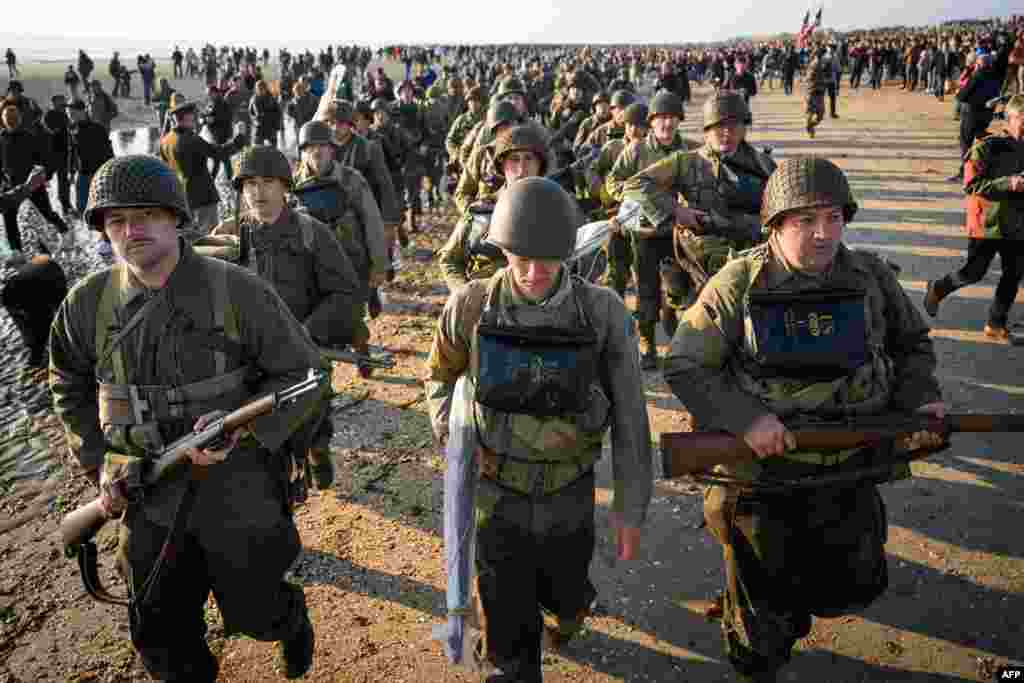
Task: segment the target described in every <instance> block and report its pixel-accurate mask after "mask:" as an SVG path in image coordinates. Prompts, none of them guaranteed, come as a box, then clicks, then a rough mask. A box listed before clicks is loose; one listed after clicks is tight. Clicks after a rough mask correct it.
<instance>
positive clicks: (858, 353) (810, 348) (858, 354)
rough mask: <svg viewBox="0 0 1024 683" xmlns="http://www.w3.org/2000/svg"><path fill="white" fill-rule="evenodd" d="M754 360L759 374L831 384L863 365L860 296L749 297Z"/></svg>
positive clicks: (766, 294)
mask: <svg viewBox="0 0 1024 683" xmlns="http://www.w3.org/2000/svg"><path fill="white" fill-rule="evenodd" d="M749 313H750V318H751V322H752V323H753V329H754V338H755V344H756V356H755V359H754V360H755V361H756V362H757V364H758V365H759V366H760V367H761V368H762V370H763V371H765V373H766V374H767V373H776V374H781V375H783V376H791V377H795V378H796V377H808V378H813V379H835V378H837V377H842V376H844V375H847V374H849V373H850V372H852V371H854V370H856V369H857V368H859V367H860V366H862V365H864V364H865V363H866V362H867V361H868V349H867V320H866V316H865V310H864V292H863V291H859V290H825V291H815V292H782V291H772V292H751V294H750V300H749Z"/></svg>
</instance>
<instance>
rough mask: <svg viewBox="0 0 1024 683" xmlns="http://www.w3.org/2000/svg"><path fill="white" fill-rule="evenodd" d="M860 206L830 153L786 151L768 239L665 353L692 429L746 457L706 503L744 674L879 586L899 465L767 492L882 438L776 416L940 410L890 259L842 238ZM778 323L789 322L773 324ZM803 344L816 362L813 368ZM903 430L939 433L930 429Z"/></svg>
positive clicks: (866, 599)
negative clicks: (845, 441)
mask: <svg viewBox="0 0 1024 683" xmlns="http://www.w3.org/2000/svg"><path fill="white" fill-rule="evenodd" d="M856 210H857V204H856V202H855V201H854V198H853V196H852V195H851V193H850V187H849V184H848V182H847V179H846V176H845V175H844V174H843V172H842V171H841V170H840V169H839V168H838V167H836V166H835V165H834V164H832V163H831V162H829V161H827V160H825V159H822V158H814V157H801V158H794V159H786V160H784V161H782V162H781V163H780V164H779V166H778V168H777V169H776V170H775V172H774V173H773V174H772V176H771V178H770V179H769V181H768V184H767V187H766V189H765V192H764V202H763V205H762V208H761V219H762V221H763V224H764V226H765V228H766V229H767V230H768V232H769V238H768V241H767V242H766V243H764V244H761V245H758V246H757V247H754V248H753V249H750V250H749V251H747V252H744V253H743V254H741V255H740V256H739V257H738V258H736V259H734V260H732V261H730V262H729V263H727V264H726V265H725V267H723V268H722V269H721V270H720V271H719V272H718V273H717V274H716V275H714V276H713V277H712V278H711V280H710V281H709V282H708V284H707V286H706V287H705V288H704V289H703V290H702V291H701V293H700V296H699V298H698V300H697V304H696V305H694V306H691V307H690V308H689V309H687V311H686V313H685V314H684V315H683V317H682V319H681V320H680V322H679V327H678V329H677V331H676V334H675V337H674V338H673V340H672V345H671V350H670V351H669V353H668V356H667V358H666V361H665V379H666V380H667V381H668V383H669V386H671V387H672V390H673V392H674V393H675V394H676V396H677V397H678V398H679V400H680V401H681V402H682V403H683V405H684V406H685V407H686V409H687V410H688V411H689V412H690V414H691V415H693V418H694V420H695V423H696V425H697V426H698V428H699V429H701V430H709V431H710V430H722V431H725V432H728V433H730V434H734V435H736V436H737V437H739V438H742V439H743V441H745V442H746V444H747V445H748V446H749V447H750V449H751V450H753V451H754V453H755V454H756V456H757V457H756V460H754V461H751V462H748V463H742V464H739V465H735V466H728V467H726V466H719V468H718V469H717V474H719V475H721V476H722V477H723V478H732V479H734V480H736V481H738V482H740V483H741V484H742V487H736V486H729V485H716V486H713V487H711V488H710V489H708V491H707V492H706V495H705V504H704V515H705V518H706V520H707V524H708V527H709V529H710V530H711V532H712V533H713V535H714V536H715V537H716V539H717V540H718V541H719V542H720V543H721V544H722V547H723V556H724V560H725V570H726V572H725V573H726V586H725V593H724V596H723V599H722V603H721V609H722V612H721V617H722V634H723V640H724V644H725V650H726V653H727V654H728V657H729V660H730V662H731V663H732V665H733V667H734V668H735V669H736V671H737V672H738V674H739V678H740V680H742V681H755V682H757V683H763V682H767V681H775V680H777V672H778V670H779V669H780V668H781V667H782V666H783V665H784V664H785V663H786V662H788V661H789V659H790V656H791V654H792V648H793V645H794V644H795V643H796V642H797V640H799V639H800V638H802V637H804V636H806V635H807V634H808V633H809V632H810V628H811V617H812V616H822V617H835V616H839V615H843V614H849V613H851V612H856V611H859V610H860V609H863V608H864V607H866V606H867V605H869V604H871V603H872V602H873V601H874V600H876V599H877V598H878V597H879V596H880V595H881V594H882V592H883V591H884V590H885V588H886V584H887V572H886V558H885V550H884V547H883V546H884V543H885V535H886V516H885V507H884V504H883V501H882V498H881V497H880V496H879V493H878V489H877V487H876V483H878V482H879V481H880V480H882V481H885V480H889V479H892V478H899V477H904V476H907V475H908V474H909V469H908V468H906V466H899V465H897V466H894V468H893V469H892V471H891V474H889V475H883V476H882V477H880V478H872V479H856V478H851V480H850V481H847V482H844V483H840V484H829V485H827V486H821V487H806V488H805V487H801V488H799V489H790V490H786V491H784V492H782V493H779V492H777V491H775V490H773V491H771V492H766V491H765V490H763V482H767V481H769V480H773V481H784V480H793V479H796V478H800V477H807V476H817V475H820V474H822V473H823V472H824V473H837V472H844V471H848V470H851V469H856V468H859V467H863V466H864V465H865V464H866V463H870V462H872V459H873V457H874V456H875V455H877V454H884V453H887V452H889V451H890V450H891V449H892V448H893V444H891V443H882V444H879V445H878V446H877V447H869V448H864V449H854V450H850V451H841V452H838V453H835V452H829V453H821V452H810V451H806V450H795V449H794V448H793V445H794V440H793V435H792V434H790V433H789V432H788V431H787V428H786V424H785V423H786V422H787V421H791V420H794V419H810V420H813V419H819V418H820V419H838V418H841V417H846V416H857V415H872V414H879V413H887V412H889V413H891V412H907V413H911V412H914V411H918V412H922V413H928V414H931V415H935V416H942V415H944V413H945V409H946V408H945V404H943V403H942V398H941V393H940V389H939V384H938V382H937V381H936V378H935V374H934V373H935V365H936V359H935V352H934V349H933V346H932V342H931V340H930V339H929V337H928V327H927V325H926V324H925V322H924V319H923V318H922V317H921V314H920V313H919V312H918V311H917V309H916V307H915V306H914V304H913V303H912V302H911V301H910V299H909V298H908V297H907V294H906V293H905V292H904V291H903V288H902V287H901V286H900V284H899V282H898V280H897V279H896V276H895V274H894V273H893V271H892V269H891V268H890V267H889V266H888V265H887V264H886V263H885V262H883V261H882V260H880V259H879V258H877V257H875V256H874V255H872V254H869V253H865V252H859V251H851V250H850V249H848V248H847V247H846V246H845V245H844V244H843V242H842V237H843V230H844V228H845V226H846V224H847V223H848V222H849V221H850V220H851V219H852V218H853V215H854V213H855V212H856ZM797 311H799V312H797ZM807 311H811V312H810V313H808V312H807ZM801 316H803V317H804V319H803V320H801V319H799V318H800V317H801ZM776 321H778V322H785V323H788V324H783V325H782V326H781V330H782V331H781V333H780V332H779V330H780V328H779V327H778V326H776V325H774V324H773V323H774V322H776ZM794 321H795V324H794ZM795 346H797V347H799V348H800V349H801V351H800V355H797V356H795V357H791V356H790V352H789V351H788V349H791V348H793V347H795ZM810 355H813V356H814V357H816V358H818V359H826V360H821V362H820V363H817V364H813V365H812V364H811V362H810V361H808V360H803V359H804V358H807V357H809V356H810ZM910 441H911V442H913V443H911V444H904V445H905V446H907V447H909V448H911V449H916V448H920V447H927V448H935V447H939V446H941V444H942V438H941V437H939V436H938V435H934V434H930V433H927V432H922V433H919V434H916V435H914V438H913V439H911V440H910ZM759 483H760V484H761V488H760V489H759ZM825 678H828V677H827V676H826V677H825Z"/></svg>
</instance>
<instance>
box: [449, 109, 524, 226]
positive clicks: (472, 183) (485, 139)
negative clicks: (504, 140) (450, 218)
mask: <svg viewBox="0 0 1024 683" xmlns="http://www.w3.org/2000/svg"><path fill="white" fill-rule="evenodd" d="M523 120H524V119H523V118H522V117H521V115H520V114H519V111H518V110H517V109H516V108H515V106H513V105H512V103H511V102H507V101H505V100H499V101H497V102H495V103H494V104H493V105H492V106H491V108H490V109H489V110H488V112H487V118H486V119H484V123H483V126H482V129H483V132H482V133H481V134H480V135H479V136H478V138H477V141H476V142H477V144H476V145H475V148H474V150H473V152H471V153H470V155H469V156H468V157H466V158H465V162H464V163H463V165H462V175H461V176H459V184H458V186H457V187H456V188H455V197H454V199H455V206H456V207H457V208H458V209H459V211H461V212H463V213H465V212H466V211H467V210H468V209H469V206H470V204H472V203H473V202H475V201H478V200H487V199H490V198H492V197H493V196H494V194H495V193H496V192H497V191H498V190H499V189H500V188H501V185H502V183H503V182H504V181H503V179H502V177H501V173H500V172H499V171H498V168H497V166H496V165H495V163H494V143H495V141H496V140H497V138H498V136H499V135H500V134H501V132H502V131H503V130H507V129H509V128H511V127H512V126H514V125H516V124H518V123H521V122H522V121H523Z"/></svg>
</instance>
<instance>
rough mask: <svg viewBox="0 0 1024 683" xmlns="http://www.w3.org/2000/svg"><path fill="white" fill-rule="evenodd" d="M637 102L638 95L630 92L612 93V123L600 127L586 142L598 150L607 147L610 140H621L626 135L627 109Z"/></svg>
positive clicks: (618, 91) (617, 91) (608, 122)
mask: <svg viewBox="0 0 1024 683" xmlns="http://www.w3.org/2000/svg"><path fill="white" fill-rule="evenodd" d="M635 101H636V95H634V94H633V93H631V92H630V91H628V90H616V91H615V92H613V93H612V99H611V107H610V109H611V114H612V118H611V120H610V121H606V122H605V123H603V124H602V125H600V126H598V127H597V129H596V130H594V132H593V133H591V134H590V136H589V137H588V138H587V140H586V144H588V145H593V146H594V147H596V148H597V149H601V148H603V147H604V146H605V143H607V142H608V141H609V140H619V139H622V136H623V135H625V134H626V119H625V117H626V107H628V106H629V105H631V104H633V102H635Z"/></svg>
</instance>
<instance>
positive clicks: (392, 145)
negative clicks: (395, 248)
mask: <svg viewBox="0 0 1024 683" xmlns="http://www.w3.org/2000/svg"><path fill="white" fill-rule="evenodd" d="M370 111H371V112H373V125H372V126H371V128H370V130H371V131H372V132H373V137H374V138H375V139H376V140H377V142H378V143H379V144H380V148H381V151H382V152H383V153H384V161H385V163H386V164H387V167H388V172H390V174H391V183H392V184H393V185H394V186H395V189H396V191H397V194H396V201H397V202H398V204H399V207H402V206H405V199H404V197H403V195H402V192H403V189H402V188H404V187H405V161H406V159H407V158H408V157H409V154H410V153H411V151H412V150H411V148H410V142H409V139H408V138H407V137H406V135H405V134H404V133H403V132H402V130H401V129H400V128H399V127H398V126H397V125H395V122H394V119H393V117H392V113H393V111H394V109H393V106H392V104H391V103H390V102H388V101H387V100H385V99H384V98H382V97H376V98H374V99H373V101H371V102H370ZM396 227H397V231H398V234H397V237H398V243H399V245H401V246H402V248H405V247H407V246H409V233H408V232H407V230H406V226H405V224H404V223H400V224H399V225H398V226H396Z"/></svg>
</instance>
